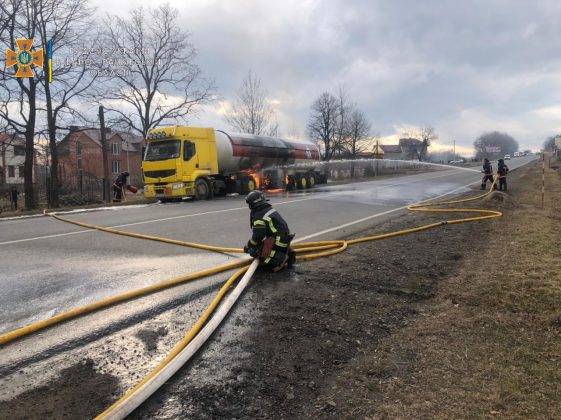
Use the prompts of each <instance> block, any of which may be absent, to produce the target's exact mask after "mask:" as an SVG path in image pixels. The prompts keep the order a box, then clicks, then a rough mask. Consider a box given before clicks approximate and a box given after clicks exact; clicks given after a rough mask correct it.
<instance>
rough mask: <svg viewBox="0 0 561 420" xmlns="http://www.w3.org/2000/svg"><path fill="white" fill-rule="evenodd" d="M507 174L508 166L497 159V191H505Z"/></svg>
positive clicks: (502, 160)
mask: <svg viewBox="0 0 561 420" xmlns="http://www.w3.org/2000/svg"><path fill="white" fill-rule="evenodd" d="M507 174H508V166H506V164H505V161H504V159H499V164H498V166H497V175H498V176H499V191H506V176H507Z"/></svg>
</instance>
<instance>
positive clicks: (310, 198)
mask: <svg viewBox="0 0 561 420" xmlns="http://www.w3.org/2000/svg"><path fill="white" fill-rule="evenodd" d="M456 174H459V172H458V173H456ZM456 174H455V175H456ZM419 175H420V176H421V175H422V174H419ZM414 176H415V175H413V176H412V177H414ZM447 176H451V174H449V173H448V174H444V175H436V176H428V177H423V178H414V179H411V177H409V179H407V180H404V181H403V182H396V183H393V184H386V185H381V186H378V187H377V188H378V189H382V188H388V187H395V186H399V185H403V184H410V183H414V182H420V181H428V180H431V179H436V178H444V177H447ZM374 182H376V181H374ZM351 185H352V184H351ZM349 191H352V190H349ZM340 192H341V191H335V192H331V193H327V194H321V193H320V194H314V193H310V194H306V195H309V197H306V198H301V199H296V200H288V201H281V202H278V203H273V204H274V205H275V206H277V205H285V204H292V203H298V202H302V201H309V200H319V199H322V198H324V197H328V196H331V195H335V194H337V193H340ZM245 209H247V207H245V206H243V207H233V208H229V209H222V210H209V211H205V212H199V213H191V214H183V215H179V216H171V217H164V218H160V219H151V220H145V221H142V222H133V223H125V224H122V225H113V226H107V227H109V228H121V227H128V226H137V225H144V224H151V223H158V222H164V221H168V220H175V219H183V218H188V217H196V216H204V215H208V214H215V213H225V212H230V211H239V210H245ZM397 210H398V209H395V210H393V211H397ZM369 217H370V216H369ZM367 219H368V218H367ZM88 232H97V230H95V229H83V230H78V231H75V232H66V233H58V234H53V235H43V236H35V237H31V238H24V239H15V240H12V241H6V242H0V245H9V244H17V243H22V242H30V241H36V240H40V239H50V238H58V237H61V236H70V235H78V234H81V233H88Z"/></svg>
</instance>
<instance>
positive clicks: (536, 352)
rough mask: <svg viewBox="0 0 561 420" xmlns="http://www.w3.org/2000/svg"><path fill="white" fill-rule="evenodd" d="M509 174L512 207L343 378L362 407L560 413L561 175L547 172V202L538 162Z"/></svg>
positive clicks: (407, 413)
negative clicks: (410, 318)
mask: <svg viewBox="0 0 561 420" xmlns="http://www.w3.org/2000/svg"><path fill="white" fill-rule="evenodd" d="M511 178H512V179H511V184H512V186H513V188H512V190H511V192H509V195H510V196H511V199H509V200H508V201H506V202H505V204H506V205H504V206H503V211H504V213H505V216H504V217H503V218H502V219H500V220H499V221H497V222H495V223H493V224H491V225H488V228H487V230H490V232H486V233H482V236H481V238H470V240H469V241H466V242H469V244H466V246H467V247H471V248H472V250H471V251H469V252H467V254H466V258H465V259H464V260H463V261H462V266H461V268H460V270H459V271H458V273H457V275H454V276H453V277H451V278H449V279H447V280H445V281H443V282H442V283H441V286H440V287H439V291H438V293H437V297H436V298H435V299H434V300H431V301H429V302H425V303H422V304H420V305H419V307H418V310H419V313H420V316H419V317H418V318H416V319H415V321H414V322H413V323H412V324H410V325H409V326H407V327H406V328H404V329H402V330H400V331H398V332H396V333H394V334H392V335H391V336H390V337H388V338H387V339H385V340H384V341H383V342H382V343H381V345H380V346H379V347H378V349H377V351H376V354H375V355H371V354H370V355H366V356H365V357H364V358H363V360H361V361H360V362H359V363H357V364H356V365H355V366H354V367H353V368H351V369H349V370H348V371H346V372H342V374H341V376H340V377H339V378H338V380H337V382H338V383H339V384H341V383H346V384H347V386H349V387H352V388H354V389H355V391H356V392H355V394H356V395H357V396H358V395H361V396H362V397H361V398H360V400H358V399H356V400H354V401H353V400H352V398H351V401H349V406H353V405H354V406H355V407H358V406H360V407H361V409H360V410H358V411H360V412H361V415H366V416H367V417H376V418H379V417H382V418H385V417H391V418H394V417H401V418H405V417H408V418H411V417H414V418H419V417H421V418H429V417H430V418H432V417H437V418H456V417H460V418H466V417H469V418H472V417H487V416H504V417H509V418H511V417H515V418H528V417H532V418H554V417H558V416H560V415H561V414H560V413H561V305H560V303H561V270H560V269H559V267H560V265H561V212H560V207H559V206H560V203H561V177H560V176H559V174H558V173H557V172H555V171H553V170H550V171H548V172H547V176H546V185H547V189H546V191H547V200H546V206H545V209H541V208H540V204H541V202H540V196H539V194H538V191H539V190H540V188H538V187H541V168H540V167H539V165H537V164H534V165H531V166H530V167H528V168H525V169H522V170H520V171H518V172H515V173H513V174H512V177H511ZM489 205H491V203H489ZM482 230H486V229H485V228H482ZM479 239H483V240H482V241H481V243H479V242H478V240H479ZM365 372H366V373H365ZM364 397H367V398H368V399H369V401H370V405H369V407H368V408H367V409H366V410H365V409H364V404H365V402H366V401H365V400H364ZM350 412H352V411H349V414H350Z"/></svg>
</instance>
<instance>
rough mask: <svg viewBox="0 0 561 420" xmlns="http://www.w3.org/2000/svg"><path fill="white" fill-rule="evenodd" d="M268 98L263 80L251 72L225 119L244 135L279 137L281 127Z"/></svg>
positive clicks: (243, 82)
mask: <svg viewBox="0 0 561 420" xmlns="http://www.w3.org/2000/svg"><path fill="white" fill-rule="evenodd" d="M267 96H268V94H267V91H266V90H265V89H263V87H261V80H260V79H259V77H257V76H255V75H253V74H252V73H251V70H250V71H249V72H248V73H247V76H246V77H245V79H244V80H243V81H242V85H241V87H240V89H239V90H238V92H237V94H236V99H235V101H234V102H233V104H232V109H231V111H230V112H228V113H227V114H226V115H225V117H224V119H225V120H226V122H227V123H228V124H230V125H231V126H232V127H233V128H234V129H236V130H239V131H241V132H243V133H249V134H255V135H268V136H273V137H275V136H277V135H278V131H279V125H278V122H276V121H275V120H273V118H274V116H275V110H274V109H273V107H272V106H271V105H270V104H269V103H268V102H267Z"/></svg>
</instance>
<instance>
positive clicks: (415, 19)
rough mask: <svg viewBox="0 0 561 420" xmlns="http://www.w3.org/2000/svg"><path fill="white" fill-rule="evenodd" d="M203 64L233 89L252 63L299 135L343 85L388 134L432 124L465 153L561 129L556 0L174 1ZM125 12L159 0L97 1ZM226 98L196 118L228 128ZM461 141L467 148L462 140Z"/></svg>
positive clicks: (289, 129) (286, 129)
mask: <svg viewBox="0 0 561 420" xmlns="http://www.w3.org/2000/svg"><path fill="white" fill-rule="evenodd" d="M170 3H171V4H172V5H173V6H174V7H176V8H177V9H178V10H179V13H180V21H181V22H182V24H183V25H184V26H185V29H187V30H189V31H190V32H191V33H192V41H193V43H194V44H195V45H196V47H197V48H198V49H199V51H200V53H199V65H200V66H201V68H202V70H203V71H204V73H205V74H206V75H207V76H208V77H212V78H214V79H215V81H216V85H217V88H218V91H219V93H220V95H221V96H222V97H223V98H224V99H226V100H229V99H232V98H233V96H234V94H235V91H236V90H237V89H238V87H239V85H240V83H241V80H242V79H243V77H244V76H245V75H246V74H247V72H248V70H249V69H251V70H252V71H253V72H254V73H255V74H256V75H258V76H259V77H260V78H261V80H262V83H263V85H264V86H265V87H266V89H267V90H268V92H269V97H270V100H271V101H272V102H273V103H274V104H275V106H276V108H277V112H278V115H279V117H278V119H279V123H280V129H281V133H285V134H289V133H290V134H294V133H298V134H299V135H301V136H305V135H306V121H307V119H308V115H309V108H310V105H311V102H312V101H313V99H314V98H315V97H317V96H318V95H319V94H320V93H321V92H322V91H325V90H331V91H335V90H336V88H337V86H339V85H341V86H344V87H345V88H346V89H347V90H348V92H349V93H350V95H351V97H352V98H353V100H354V101H355V102H356V103H357V105H358V106H359V107H360V108H361V109H363V110H364V111H365V112H366V114H367V115H368V116H369V118H370V120H371V121H372V126H373V128H374V130H375V131H378V132H379V133H380V134H381V135H382V136H384V137H388V139H387V140H388V141H391V140H392V139H394V138H395V137H391V136H395V135H399V134H400V133H401V132H402V131H403V130H404V129H407V128H408V127H416V126H420V125H423V124H431V125H433V126H434V127H435V129H436V131H437V133H438V134H439V136H440V140H439V143H440V144H441V145H448V144H450V145H451V144H452V141H453V140H454V139H455V140H456V144H457V145H459V147H464V148H466V149H464V150H465V151H467V150H468V149H470V148H471V145H472V143H473V140H474V139H475V138H476V137H477V136H478V135H479V134H481V133H482V132H484V131H490V130H500V131H505V132H507V133H509V134H511V135H512V136H513V137H515V138H516V139H517V140H518V141H519V142H520V144H521V147H531V148H535V149H537V148H539V147H540V146H541V144H542V142H543V140H544V139H545V137H547V136H549V135H551V134H554V133H559V132H561V1H559V0H551V1H549V0H543V1H540V0H537V1H518V0H502V1H501V0H497V1H492V0H480V1H479V0H478V1H467V0H466V1H464V0H442V1H428V0H423V1H415V0H411V1H399V0H386V1H367V0H341V1H338V0H332V1H308V0H294V1H293V0H282V1H250V0H247V1H245V0H182V1H179V0H176V1H171V2H170ZM94 4H96V5H97V6H98V7H99V10H100V12H101V11H105V10H108V9H109V8H110V10H111V11H112V13H119V14H123V13H126V12H127V9H128V8H130V7H134V6H139V5H145V6H146V5H151V6H153V5H155V4H158V1H157V0H151V1H144V0H129V1H121V2H115V1H114V0H94ZM223 109H224V103H220V102H217V103H216V104H215V106H213V107H208V108H206V109H205V110H204V111H203V112H201V113H200V115H199V117H198V118H197V120H196V121H194V122H193V123H197V124H200V125H205V126H213V127H217V128H219V127H223V128H225V127H226V124H225V123H224V121H223V118H222V116H221V112H223ZM459 150H462V149H461V148H459Z"/></svg>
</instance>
